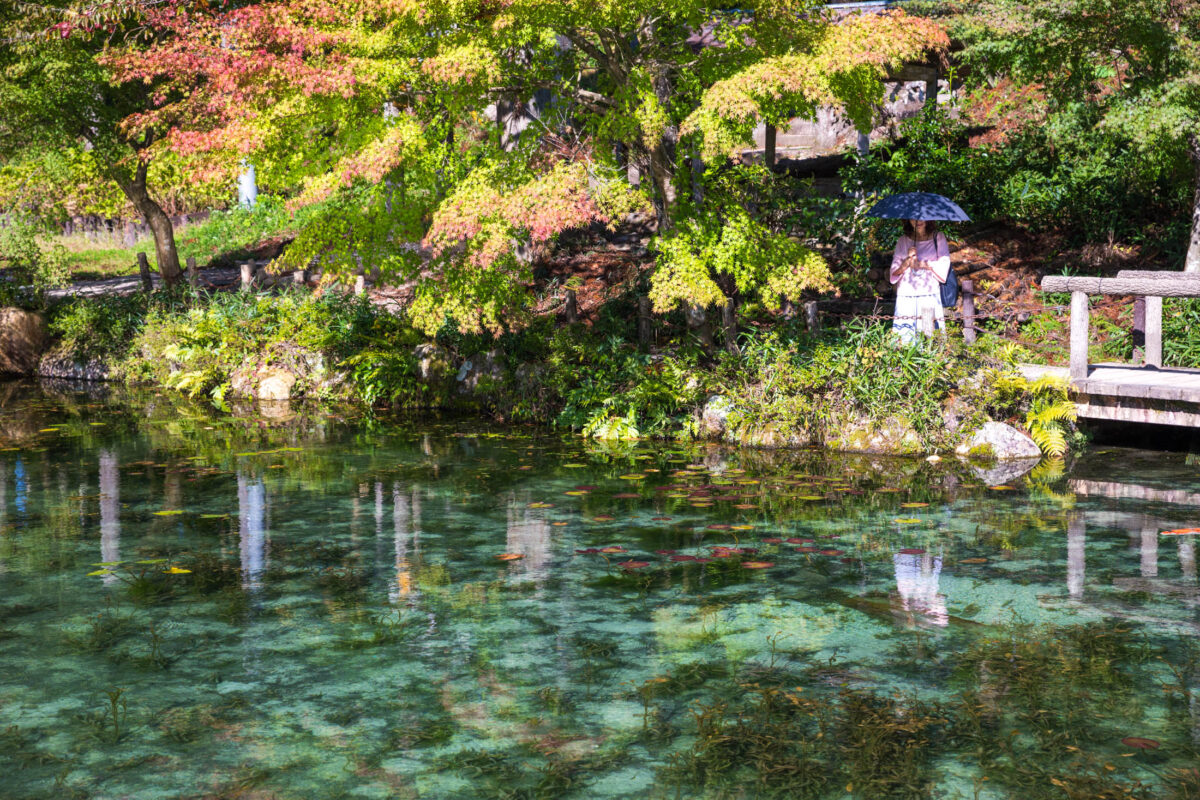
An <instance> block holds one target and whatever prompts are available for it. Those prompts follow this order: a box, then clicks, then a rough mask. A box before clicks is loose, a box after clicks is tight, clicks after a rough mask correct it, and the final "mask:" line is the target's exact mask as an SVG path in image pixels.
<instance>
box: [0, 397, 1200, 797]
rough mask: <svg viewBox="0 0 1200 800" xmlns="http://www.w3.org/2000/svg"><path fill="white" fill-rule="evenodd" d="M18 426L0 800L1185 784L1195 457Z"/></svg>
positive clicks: (3, 469)
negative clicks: (1013, 458) (979, 463)
mask: <svg viewBox="0 0 1200 800" xmlns="http://www.w3.org/2000/svg"><path fill="white" fill-rule="evenodd" d="M5 397H6V398H7V399H6V400H5V401H4V402H5V403H6V405H4V406H0V423H4V424H0V436H5V437H8V438H6V439H0V576H2V578H0V580H2V581H3V588H4V595H3V599H2V600H0V658H2V659H3V661H2V663H3V666H4V669H2V670H0V768H2V769H3V770H4V775H5V776H6V777H5V782H4V786H3V791H2V792H0V794H2V795H3V796H5V797H9V796H11V797H66V796H80V797H83V796H95V797H146V798H149V797H175V796H196V797H233V796H261V797H297V798H309V797H318V796H319V797H338V796H354V797H364V796H365V797H381V798H382V797H413V798H417V797H420V798H426V797H428V798H476V797H510V796H511V797H578V798H593V797H630V798H632V797H638V798H641V797H664V798H667V797H677V796H679V797H752V796H760V795H761V796H768V795H771V794H773V793H774V794H778V795H780V796H787V797H814V798H824V797H845V796H847V794H849V795H852V796H856V797H883V796H891V795H894V796H920V797H926V796H943V797H963V798H974V797H979V798H1002V797H1023V798H1024V797H1030V798H1033V797H1047V798H1049V797H1064V796H1068V797H1130V798H1133V797H1160V796H1161V797H1168V796H1173V797H1194V796H1197V793H1200V774H1195V775H1193V774H1192V773H1191V772H1189V770H1191V769H1192V768H1193V765H1194V764H1195V763H1197V759H1200V750H1198V749H1200V646H1198V645H1197V641H1198V640H1197V633H1198V632H1200V619H1198V615H1200V586H1198V584H1197V570H1196V558H1195V538H1196V537H1194V536H1173V537H1169V536H1163V535H1162V534H1161V532H1162V531H1165V530H1173V529H1177V528H1183V527H1191V526H1195V525H1197V524H1200V520H1197V519H1196V514H1197V513H1198V512H1197V507H1198V505H1200V504H1198V503H1196V502H1194V501H1195V500H1196V498H1197V497H1200V491H1198V490H1200V476H1198V475H1197V473H1196V471H1195V468H1194V467H1191V466H1188V465H1187V464H1186V463H1184V460H1183V458H1182V457H1176V456H1170V455H1159V454H1152V453H1144V452H1139V451H1131V450H1123V451H1111V452H1107V453H1105V452H1100V453H1095V454H1093V455H1091V456H1089V457H1088V458H1086V459H1083V460H1082V461H1080V462H1079V463H1077V464H1074V465H1072V466H1071V468H1070V469H1067V470H1055V469H1041V468H1039V470H1036V471H1035V472H1033V473H1031V474H1030V475H1029V476H1026V477H1023V478H1022V477H1017V476H1014V475H1013V474H1012V473H1011V472H1008V471H1003V473H1002V472H1001V471H997V470H993V471H979V472H977V471H973V470H972V469H970V468H968V467H965V466H962V465H959V464H956V463H943V464H940V465H932V464H928V463H926V462H924V461H908V460H901V459H878V458H868V457H838V456H833V455H830V454H825V453H821V452H814V451H805V452H799V453H775V452H766V451H736V450H729V449H724V448H718V447H707V446H679V445H658V444H651V443H642V444H637V445H617V446H604V447H600V446H594V445H591V444H588V443H586V442H582V441H580V440H578V439H576V438H573V437H561V436H551V435H548V434H544V433H536V432H531V431H529V430H485V429H484V428H483V427H482V426H480V425H478V424H476V423H474V422H470V421H466V422H463V423H460V424H454V423H437V424H430V425H427V426H424V427H414V426H412V425H408V424H402V423H400V422H395V423H388V422H380V421H377V420H361V421H357V422H354V421H350V422H339V421H337V420H336V419H334V418H332V417H326V416H321V417H318V418H313V419H306V418H305V415H304V412H303V410H302V409H292V410H291V411H290V412H289V415H288V418H287V420H286V423H285V421H282V420H280V419H275V418H262V419H250V418H243V419H235V418H232V417H225V416H221V415H219V414H217V413H216V412H214V411H211V410H205V409H202V408H196V407H190V406H186V405H180V406H173V405H171V404H169V403H167V402H166V401H165V400H163V399H162V398H151V399H150V400H148V401H134V400H111V401H105V402H97V401H95V400H93V399H89V398H86V397H82V396H76V395H71V394H70V393H65V394H58V395H53V396H52V395H43V394H39V393H37V392H33V391H26V392H23V393H22V392H11V391H10V392H8V393H6V395H5ZM17 420H19V421H20V423H21V424H11V425H10V424H8V423H9V422H15V421H17ZM35 432H36V433H35ZM1001 474H1003V478H1004V480H1005V481H1007V483H1006V484H1005V485H997V484H992V483H990V482H989V483H981V482H980V481H979V476H980V475H982V476H983V477H985V478H986V479H988V480H989V481H990V480H992V479H993V478H996V477H998V476H1000V475H1001ZM235 499H236V502H235ZM118 689H120V692H117V690H118ZM112 692H117V694H115V695H110V694H109V693H112ZM114 696H115V697H116V698H117V699H116V700H113V699H112V697H114ZM1130 742H1132V744H1130ZM180 787H185V788H183V789H181V788H180ZM847 787H849V788H847ZM905 787H908V788H905ZM914 787H915V788H914ZM1171 792H1175V794H1174V795H1171V794H1170V793H1171ZM1189 792H1192V793H1191V794H1189Z"/></svg>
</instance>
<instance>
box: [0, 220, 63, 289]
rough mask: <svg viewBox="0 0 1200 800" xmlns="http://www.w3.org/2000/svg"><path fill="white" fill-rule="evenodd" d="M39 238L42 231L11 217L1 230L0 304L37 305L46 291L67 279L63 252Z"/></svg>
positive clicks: (26, 222)
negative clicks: (23, 288)
mask: <svg viewBox="0 0 1200 800" xmlns="http://www.w3.org/2000/svg"><path fill="white" fill-rule="evenodd" d="M41 239H42V231H40V230H39V229H38V228H37V226H35V225H34V224H33V223H31V222H29V221H28V220H25V219H21V218H10V219H9V221H8V224H7V225H6V226H5V227H3V228H0V270H2V272H0V305H14V304H18V303H33V304H40V303H41V302H42V297H43V294H44V293H45V291H46V290H47V289H53V288H56V287H59V286H64V285H66V283H67V282H68V281H69V280H70V269H69V268H68V266H67V253H66V250H65V249H64V248H63V247H62V245H57V244H44V243H43V242H42V241H41ZM22 287H29V288H28V289H27V290H25V291H22Z"/></svg>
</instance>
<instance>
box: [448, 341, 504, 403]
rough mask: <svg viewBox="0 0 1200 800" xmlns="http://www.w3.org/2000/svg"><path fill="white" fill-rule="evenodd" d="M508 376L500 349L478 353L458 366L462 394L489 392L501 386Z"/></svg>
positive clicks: (459, 386)
mask: <svg viewBox="0 0 1200 800" xmlns="http://www.w3.org/2000/svg"><path fill="white" fill-rule="evenodd" d="M507 377H508V370H507V369H505V367H504V362H503V360H502V359H501V357H500V351H499V350H488V351H487V352H486V353H476V354H475V355H473V356H471V357H470V358H468V359H467V360H466V361H464V362H463V363H462V366H461V367H459V368H458V376H457V381H458V391H459V392H460V393H462V394H474V393H476V392H487V391H491V390H494V389H497V388H499V387H500V386H501V385H502V384H503V383H504V381H505V379H506V378H507Z"/></svg>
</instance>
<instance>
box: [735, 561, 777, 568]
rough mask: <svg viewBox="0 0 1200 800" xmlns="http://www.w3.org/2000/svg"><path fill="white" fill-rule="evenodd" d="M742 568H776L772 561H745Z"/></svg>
mask: <svg viewBox="0 0 1200 800" xmlns="http://www.w3.org/2000/svg"><path fill="white" fill-rule="evenodd" d="M742 566H743V567H745V568H746V569H766V568H767V567H773V566H775V564H774V562H771V561H743V562H742Z"/></svg>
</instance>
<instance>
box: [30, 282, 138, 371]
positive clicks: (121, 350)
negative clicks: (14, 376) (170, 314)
mask: <svg viewBox="0 0 1200 800" xmlns="http://www.w3.org/2000/svg"><path fill="white" fill-rule="evenodd" d="M150 303H151V301H150V300H149V299H148V298H147V296H146V295H144V294H140V293H139V294H131V295H126V296H121V295H109V296H105V297H95V298H89V297H72V298H70V299H69V300H65V301H63V302H62V303H59V304H58V305H56V306H54V307H53V308H52V309H51V310H50V314H49V328H50V333H51V335H52V336H54V337H55V338H56V339H57V340H58V342H59V346H60V349H61V350H62V351H63V352H64V353H66V354H67V355H69V356H72V357H73V358H75V359H76V360H77V361H86V360H88V359H93V358H95V359H101V360H112V359H119V358H121V357H122V356H124V354H125V352H126V350H127V349H128V347H129V344H130V342H131V341H133V339H134V337H136V336H137V334H138V333H139V332H140V331H141V329H142V325H143V323H144V322H145V318H146V314H147V311H148V309H149V308H150Z"/></svg>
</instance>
